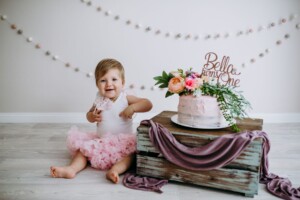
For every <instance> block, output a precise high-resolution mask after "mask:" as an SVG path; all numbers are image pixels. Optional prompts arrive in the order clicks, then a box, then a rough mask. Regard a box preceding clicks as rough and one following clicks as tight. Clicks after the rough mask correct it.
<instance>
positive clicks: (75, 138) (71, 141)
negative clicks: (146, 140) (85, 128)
mask: <svg viewBox="0 0 300 200" xmlns="http://www.w3.org/2000/svg"><path fill="white" fill-rule="evenodd" d="M67 147H68V149H69V151H70V153H71V154H72V155H75V154H76V152H77V151H78V150H79V151H80V152H81V153H82V154H83V155H84V156H86V157H87V158H88V160H89V161H90V163H91V166H92V167H93V168H96V169H101V170H107V169H110V168H111V167H112V166H113V165H114V164H115V163H116V162H118V161H120V160H122V159H123V158H125V157H126V156H128V155H130V154H132V153H134V152H135V151H136V135H135V134H132V133H127V134H125V133H120V134H118V135H110V134H106V135H104V136H103V137H101V138H100V137H99V136H98V135H97V133H86V132H82V131H80V130H79V129H78V128H77V127H72V128H71V129H70V130H69V132H68V137H67Z"/></svg>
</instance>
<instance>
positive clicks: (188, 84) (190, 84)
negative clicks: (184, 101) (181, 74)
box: [185, 77, 198, 91]
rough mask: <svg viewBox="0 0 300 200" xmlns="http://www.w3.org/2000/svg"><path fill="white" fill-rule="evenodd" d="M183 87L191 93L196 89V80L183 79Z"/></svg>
mask: <svg viewBox="0 0 300 200" xmlns="http://www.w3.org/2000/svg"><path fill="white" fill-rule="evenodd" d="M185 87H186V88H187V89H188V90H192V91H193V90H195V89H196V88H197V87H198V81H197V79H194V78H189V77H187V78H186V79H185Z"/></svg>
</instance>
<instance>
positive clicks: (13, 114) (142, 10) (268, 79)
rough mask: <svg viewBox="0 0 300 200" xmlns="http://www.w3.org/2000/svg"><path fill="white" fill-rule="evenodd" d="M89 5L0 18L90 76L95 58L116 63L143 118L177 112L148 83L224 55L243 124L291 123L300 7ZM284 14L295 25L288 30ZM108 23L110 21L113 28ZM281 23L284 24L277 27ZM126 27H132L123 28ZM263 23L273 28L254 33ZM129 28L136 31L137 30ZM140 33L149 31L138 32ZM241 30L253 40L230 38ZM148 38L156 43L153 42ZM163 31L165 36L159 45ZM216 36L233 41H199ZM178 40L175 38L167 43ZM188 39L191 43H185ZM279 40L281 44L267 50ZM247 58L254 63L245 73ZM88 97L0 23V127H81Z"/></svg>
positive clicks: (73, 0) (218, 2) (90, 87)
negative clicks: (143, 105)
mask: <svg viewBox="0 0 300 200" xmlns="http://www.w3.org/2000/svg"><path fill="white" fill-rule="evenodd" d="M91 2H92V5H90V6H89V5H88V4H87V3H84V2H83V1H80V0H53V1H47V0H24V1H19V0H0V14H1V15H6V16H7V20H8V22H10V23H13V24H15V25H16V26H17V29H22V30H23V35H25V36H31V37H32V38H33V42H38V43H39V44H40V45H41V47H42V48H43V49H45V50H49V51H50V52H51V53H52V54H53V55H58V56H59V58H60V59H62V60H64V61H66V62H70V63H71V65H72V66H76V67H78V68H79V69H80V70H81V71H86V72H93V70H94V68H95V66H96V65H97V63H98V62H99V61H100V60H101V59H103V58H107V57H111V58H115V59H118V60H119V61H121V62H122V63H123V65H124V67H125V69H126V85H127V87H128V86H129V85H131V84H133V85H134V87H135V88H134V89H133V91H130V92H133V93H135V94H136V95H138V96H141V97H147V98H149V99H150V100H151V101H152V102H153V105H154V107H153V110H152V113H159V112H161V111H163V110H176V107H177V103H178V97H177V96H173V97H169V98H167V99H166V98H164V94H165V90H164V91H161V90H151V89H150V88H151V86H153V85H154V80H153V77H154V76H157V75H160V74H161V72H162V70H166V71H171V70H176V69H177V68H183V69H188V68H190V67H192V68H193V69H194V70H196V71H199V72H200V71H201V68H202V66H203V64H204V63H205V59H204V56H205V54H206V53H207V52H215V53H216V54H217V55H218V56H219V59H220V61H221V58H222V57H223V56H229V57H230V63H231V64H233V65H234V66H235V67H236V68H237V70H238V71H239V72H241V76H239V79H240V80H241V83H240V85H241V86H240V88H239V90H243V91H244V95H245V97H246V98H247V99H248V100H249V101H250V102H251V104H252V107H253V110H252V111H250V113H249V114H250V116H255V117H256V116H258V117H263V118H264V117H269V118H272V117H274V116H275V118H276V117H277V119H279V118H280V120H283V121H284V120H287V121H289V120H291V121H300V119H299V118H300V117H299V116H300V103H299V102H300V92H299V91H300V90H299V88H298V87H299V85H300V79H299V76H300V74H299V72H300V66H299V63H300V56H299V48H300V46H299V45H300V30H299V29H297V28H296V24H297V23H299V22H300V17H299V14H300V1H299V0H288V1H287V0H263V1H262V0H248V1H247V0H244V1H240V0H226V1H222V0H202V1H199V0H187V1H183V0H175V1H174V0H165V1H160V0H151V1H150V0H145V1H139V0H126V1H124V0H123V1H121V0H119V1H118V0H101V1H100V0H94V1H91ZM97 6H101V8H102V11H101V12H98V11H97V10H96V7H97ZM105 11H109V13H110V15H109V16H106V15H105V14H104V13H105ZM292 14H294V15H298V17H296V18H295V19H294V20H292V21H289V17H290V15H292ZM116 15H118V16H119V17H120V19H119V20H115V19H114V17H115V16H116ZM281 18H285V19H286V20H287V22H286V23H284V24H282V25H278V21H279V20H280V19H281ZM127 19H129V20H131V22H132V24H131V25H126V23H125V21H126V20H127ZM272 22H274V23H275V24H276V25H275V26H274V27H272V28H270V29H268V28H267V30H263V31H260V32H257V31H256V29H257V27H258V26H260V25H265V26H268V25H269V24H270V23H272ZM135 24H139V25H140V26H141V27H140V28H139V29H137V28H135ZM147 26H150V27H151V29H152V30H151V31H149V32H147V31H145V28H146V27H147ZM249 28H252V29H253V30H254V33H252V34H248V35H247V34H243V35H241V36H239V37H237V36H236V33H237V32H238V31H239V30H247V29H249ZM156 30H160V31H161V34H155V31H156ZM166 32H170V34H171V36H170V37H165V33H166ZM225 32H228V33H230V34H231V35H234V36H231V37H228V38H227V39H208V40H205V39H202V38H203V37H204V36H205V35H206V34H211V35H212V36H214V35H215V34H217V33H220V34H222V35H223V34H224V33H225ZM178 33H181V34H182V36H183V38H179V39H175V37H174V35H176V34H178ZM195 33H197V34H199V39H198V40H194V39H193V38H191V39H185V38H184V37H185V36H186V35H187V34H191V35H193V36H194V34H195ZM285 34H289V38H288V39H285V38H284V35H285ZM278 40H281V41H282V44H281V45H276V41H278ZM266 49H268V50H269V53H268V54H267V55H265V56H264V57H262V58H260V57H259V56H258V55H259V53H261V52H264V51H265V50H266ZM251 58H255V62H254V63H252V64H250V62H249V61H250V59H251ZM242 63H246V66H245V67H242V66H241V64H242ZM141 87H145V89H141ZM95 94H96V87H95V84H94V79H93V78H87V77H86V75H85V74H84V73H81V72H75V71H74V70H73V69H70V68H66V67H64V64H63V63H61V62H59V61H54V60H53V59H51V56H45V54H44V52H43V51H42V50H41V49H36V48H35V47H34V44H32V43H29V42H27V41H26V39H25V38H24V37H22V36H20V35H18V34H17V33H16V30H12V29H11V28H10V26H9V24H8V23H7V22H6V21H3V20H2V21H0V95H1V98H0V122H14V121H18V117H19V119H21V121H22V120H24V121H26V120H27V121H30V120H33V121H34V120H38V119H41V117H43V116H44V117H46V118H44V119H47V116H48V117H49V116H52V117H54V118H55V119H57V121H59V120H60V119H63V118H66V117H69V118H70V119H73V120H74V118H72V116H75V115H76V116H78V119H79V121H83V122H84V120H85V118H84V113H85V112H86V111H87V110H88V109H89V108H90V106H91V105H92V102H93V100H94V97H95ZM22 116H23V118H22ZM33 116H36V118H34V117H33ZM59 116H60V117H61V118H60V117H59ZM30 117H33V118H32V119H31V118H30ZM54 118H53V119H54ZM275 118H273V119H275ZM19 121H20V120H19ZM50 121H51V120H50ZM54 121H55V120H54ZM71 121H72V120H71Z"/></svg>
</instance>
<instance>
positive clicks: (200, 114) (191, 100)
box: [177, 95, 228, 128]
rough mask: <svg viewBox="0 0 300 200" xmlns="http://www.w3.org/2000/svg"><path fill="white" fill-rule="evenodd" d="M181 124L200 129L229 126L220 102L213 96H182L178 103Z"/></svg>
mask: <svg viewBox="0 0 300 200" xmlns="http://www.w3.org/2000/svg"><path fill="white" fill-rule="evenodd" d="M177 120H178V122H179V123H182V124H185V125H188V126H191V127H199V128H216V127H224V126H227V125H228V123H227V122H226V120H225V118H224V116H223V114H222V112H221V110H220V107H219V105H218V101H217V99H216V98H215V97H212V96H203V95H200V96H193V95H181V96H180V97H179V103H178V118H177Z"/></svg>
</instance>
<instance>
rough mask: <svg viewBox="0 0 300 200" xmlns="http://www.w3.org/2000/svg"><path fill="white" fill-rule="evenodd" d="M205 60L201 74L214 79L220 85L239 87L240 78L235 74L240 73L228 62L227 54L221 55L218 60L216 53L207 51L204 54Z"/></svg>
mask: <svg viewBox="0 0 300 200" xmlns="http://www.w3.org/2000/svg"><path fill="white" fill-rule="evenodd" d="M205 60H206V63H205V64H204V65H203V68H202V75H203V76H207V77H209V78H211V79H214V80H216V81H217V83H218V84H220V85H226V86H233V87H239V83H240V79H237V78H236V76H238V75H240V74H241V73H240V72H237V71H236V68H234V66H233V65H232V64H230V63H229V60H230V58H229V56H223V58H222V60H221V62H220V61H218V55H217V54H216V53H213V52H209V53H207V54H206V55H205Z"/></svg>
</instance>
